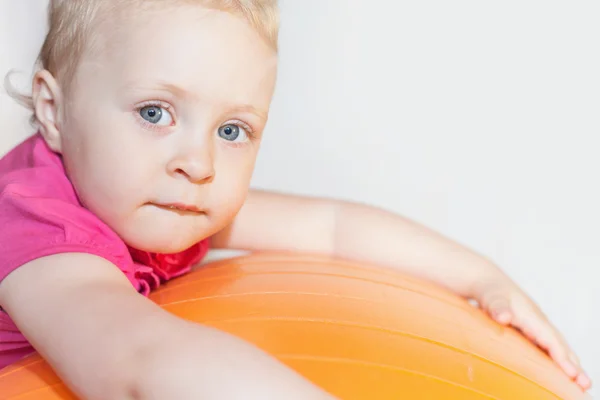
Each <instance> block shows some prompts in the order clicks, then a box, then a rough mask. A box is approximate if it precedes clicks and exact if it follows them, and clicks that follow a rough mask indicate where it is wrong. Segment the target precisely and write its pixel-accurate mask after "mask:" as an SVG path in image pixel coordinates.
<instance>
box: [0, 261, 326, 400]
mask: <svg viewBox="0 0 600 400" xmlns="http://www.w3.org/2000/svg"><path fill="white" fill-rule="evenodd" d="M0 305H1V306H2V307H3V308H4V309H5V310H6V311H7V312H8V313H9V315H10V316H11V317H12V318H13V320H14V321H15V323H16V324H17V326H18V327H19V328H20V329H21V330H22V332H23V334H24V335H25V336H26V337H27V338H28V339H29V340H30V341H31V343H32V345H33V346H34V347H35V348H36V349H37V350H38V351H39V352H40V353H41V354H42V356H43V357H45V358H46V359H47V361H48V362H49V363H50V364H51V365H52V367H53V368H54V369H55V371H56V372H57V373H58V374H59V375H60V376H61V377H62V378H63V380H64V381H65V382H66V383H67V385H68V386H69V387H70V388H71V389H72V390H73V391H74V392H75V393H76V394H78V395H79V396H81V397H82V398H85V399H91V400H94V399H123V400H127V399H132V400H133V399H136V400H146V399H157V400H158V399H160V400H164V399H181V400H185V399H247V398H248V394H249V393H251V394H252V396H251V397H253V398H260V399H307V398H310V399H328V398H330V397H328V396H327V395H325V394H323V393H322V392H321V391H320V390H319V389H317V388H315V387H314V386H312V385H311V384H309V383H308V382H306V381H304V380H303V379H301V378H300V377H298V376H297V375H296V374H294V373H293V372H291V371H290V370H288V369H287V368H285V367H283V366H282V365H281V364H279V363H278V362H277V361H275V360H274V359H272V358H271V357H269V356H267V355H265V354H264V353H262V352H261V351H259V350H258V349H255V348H254V347H252V346H250V345H249V344H246V343H245V342H243V341H241V340H238V339H236V338H234V337H232V336H230V335H227V334H225V333H223V332H220V331H217V330H213V329H210V328H208V327H204V326H201V325H197V324H193V323H190V322H187V321H184V320H182V319H179V318H177V317H175V316H173V315H172V314H169V313H168V312H166V311H164V310H162V309H161V308H160V307H158V306H157V305H155V304H154V303H153V302H151V301H150V300H148V299H147V298H145V297H143V296H141V295H140V294H138V293H137V292H136V291H135V290H134V289H133V287H132V285H131V284H130V283H129V281H128V280H127V279H126V278H125V276H124V275H123V273H122V272H120V271H119V270H118V269H117V268H116V267H115V266H113V265H112V264H110V263H109V262H108V261H105V260H104V259H101V258H98V257H95V256H91V255H87V254H62V255H56V256H51V257H47V258H44V259H39V260H36V261H34V262H31V263H29V264H27V265H25V266H22V267H20V268H19V269H17V270H16V271H14V272H13V273H11V274H10V275H9V276H8V277H7V278H5V280H4V281H3V282H2V283H1V284H0Z"/></svg>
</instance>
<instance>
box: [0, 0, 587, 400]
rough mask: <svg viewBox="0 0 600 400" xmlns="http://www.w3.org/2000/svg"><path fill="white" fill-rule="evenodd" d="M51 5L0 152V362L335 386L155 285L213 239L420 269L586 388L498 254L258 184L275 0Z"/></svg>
mask: <svg viewBox="0 0 600 400" xmlns="http://www.w3.org/2000/svg"><path fill="white" fill-rule="evenodd" d="M49 11H50V30H49V33H48V35H47V37H46V40H45V43H44V45H43V48H42V51H41V54H40V59H39V63H40V68H39V70H38V71H37V72H36V74H35V76H34V79H33V91H32V96H31V97H30V98H27V99H25V100H27V102H28V104H29V105H30V106H31V108H32V110H33V115H34V117H33V118H34V121H35V123H36V127H37V129H38V130H37V132H36V133H35V135H33V136H31V137H30V138H29V139H27V140H26V141H24V142H23V143H21V144H20V145H19V146H17V147H16V148H15V149H13V150H12V151H11V152H10V153H8V154H7V155H6V156H5V157H4V158H3V159H2V160H1V161H0V226H2V230H0V306H1V307H2V311H1V312H0V367H2V366H6V365H8V364H10V363H11V362H14V361H16V360H17V359H19V358H21V357H23V356H25V355H27V354H29V353H31V352H33V351H34V350H33V349H35V350H37V351H38V352H39V353H41V354H42V356H43V357H45V358H46V359H47V360H48V362H49V363H50V364H51V365H52V367H53V368H54V369H55V370H56V372H57V373H58V374H59V375H60V376H61V377H62V378H63V379H64V381H65V382H66V383H67V384H68V386H69V387H70V388H71V389H72V390H73V391H74V392H75V393H76V394H77V395H79V396H81V397H82V398H86V399H161V400H164V399H182V400H183V399H198V398H202V399H234V398H240V399H242V398H244V399H247V398H250V397H252V398H260V399H271V398H272V399H296V398H297V399H305V398H315V399H318V398H323V399H325V398H329V395H328V394H326V393H323V392H322V391H321V390H320V389H319V388H316V387H314V386H313V385H312V384H311V383H309V382H307V381H305V380H304V379H303V378H301V377H299V376H298V375H296V374H295V373H294V372H292V371H291V370H289V369H288V368H286V367H284V366H283V365H282V364H280V363H279V362H278V361H276V360H274V359H273V358H272V357H270V356H268V355H266V354H263V353H262V352H261V351H260V350H258V349H256V348H254V347H253V346H251V345H250V344H248V343H245V342H243V341H241V340H239V339H237V338H235V337H232V336H230V335H228V334H225V333H223V332H220V331H217V330H214V329H211V328H209V327H206V326H201V325H198V324H193V323H190V322H187V321H184V320H182V319H179V318H177V317H175V316H173V315H172V314H170V313H167V312H166V311H163V310H162V309H161V308H159V307H158V306H156V305H155V304H154V303H153V302H152V301H150V300H148V299H147V298H146V297H145V295H147V294H148V293H149V292H150V291H151V290H153V289H155V288H156V287H158V286H159V285H160V284H161V283H163V282H165V281H168V280H169V279H172V278H174V277H176V276H179V275H181V274H185V273H186V272H188V271H190V269H191V268H192V266H194V265H195V264H197V263H198V262H199V261H200V260H202V258H203V257H204V256H205V254H206V252H207V251H208V249H209V247H210V248H214V249H218V248H221V249H224V248H233V249H244V250H250V251H252V250H282V251H284V250H289V251H301V252H310V253H320V254H325V255H330V256H334V257H341V258H346V259H350V260H356V261H362V262H366V263H372V264H378V265H381V266H386V267H390V268H397V269H399V270H402V271H404V272H407V273H412V274H414V275H416V276H419V277H421V278H425V279H428V280H430V281H432V282H435V283H437V284H440V285H443V286H445V287H447V288H449V289H451V290H452V291H454V292H455V293H457V294H459V295H461V296H464V297H466V298H470V299H473V300H475V301H477V302H478V304H479V305H480V306H481V307H482V308H483V309H484V310H485V311H486V312H488V313H489V315H490V316H491V317H492V318H493V319H495V320H496V321H498V322H499V323H501V324H507V325H508V324H510V325H513V326H514V327H516V328H518V329H520V330H521V331H522V332H523V333H524V334H525V335H526V336H527V337H529V338H530V339H531V340H532V341H533V342H535V343H536V344H537V345H539V346H540V347H541V348H543V349H545V350H546V351H547V352H548V353H549V354H550V356H551V357H552V358H553V359H554V360H555V361H556V363H558V365H559V366H560V367H561V368H562V369H563V370H564V372H565V373H566V374H568V376H569V377H571V378H572V379H574V380H575V381H576V382H577V383H578V384H579V385H580V386H581V387H582V388H584V389H587V388H588V387H589V386H590V380H589V379H588V377H587V376H586V375H585V373H584V372H583V371H582V369H581V367H580V366H579V363H578V361H577V358H576V357H575V355H574V354H573V352H572V351H571V350H570V349H569V347H568V346H567V344H566V343H565V341H564V340H563V338H562V337H561V335H560V334H559V333H558V332H557V331H556V330H555V328H554V327H553V326H552V325H551V324H550V322H549V321H548V320H547V319H546V317H545V316H544V315H543V314H542V312H541V311H540V310H539V309H538V307H537V306H536V305H535V304H534V302H533V301H532V300H531V299H530V298H529V297H528V296H527V295H526V294H525V293H523V291H522V290H521V289H520V288H519V287H517V285H516V284H515V283H513V282H512V281H511V280H510V279H509V278H508V277H507V276H506V275H505V274H504V273H502V272H501V271H500V269H499V268H497V267H496V266H495V265H494V264H493V263H492V262H490V261H489V260H487V259H486V258H484V257H482V256H480V255H477V254H475V253H473V252H471V251H469V250H467V249H465V248H463V247H461V246H460V245H458V244H456V243H453V242H452V241H449V240H448V239H445V238H444V237H442V236H440V235H438V234H436V233H434V232H431V231H430V230H428V229H426V228H424V227H422V226H420V225H418V224H416V223H414V222H412V221H409V220H406V219H404V218H402V217H400V216H397V215H394V214H391V213H389V212H386V211H383V210H380V209H376V208H372V207H368V206H365V205H360V204H354V203H349V202H342V201H335V200H328V199H320V198H304V197H297V196H286V195H283V194H275V193H268V192H261V191H254V190H249V184H250V179H251V175H252V171H253V168H254V164H255V160H256V156H257V153H258V150H259V147H260V143H261V140H262V138H263V132H264V129H265V125H266V123H267V118H268V114H269V106H270V103H271V97H272V95H273V91H274V86H275V78H276V72H277V36H278V10H277V4H276V0H185V1H184V0H171V1H160V0H129V1H122V0H51V1H50V6H49ZM287 150H288V151H289V149H287ZM282 151H286V149H282ZM140 294H141V295H140ZM392 306H393V305H392ZM398 357H402V354H398ZM249 394H251V395H249Z"/></svg>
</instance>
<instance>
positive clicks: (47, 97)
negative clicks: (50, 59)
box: [32, 70, 62, 153]
mask: <svg viewBox="0 0 600 400" xmlns="http://www.w3.org/2000/svg"><path fill="white" fill-rule="evenodd" d="M32 93H33V109H34V113H35V117H36V119H37V121H38V123H39V125H40V133H41V134H42V136H43V137H44V139H45V140H46V143H47V144H48V146H49V147H50V148H51V149H52V150H54V151H55V152H57V153H61V147H62V146H61V136H60V135H61V131H60V110H61V107H62V93H61V90H60V86H59V85H58V82H57V81H56V79H55V78H54V76H52V74H51V73H50V72H49V71H47V70H42V71H39V72H37V73H36V74H35V76H34V77H33V92H32Z"/></svg>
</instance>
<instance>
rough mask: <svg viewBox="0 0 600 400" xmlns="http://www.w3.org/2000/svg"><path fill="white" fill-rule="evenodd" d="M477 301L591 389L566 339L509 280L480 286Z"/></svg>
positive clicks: (496, 318) (501, 322) (497, 319)
mask: <svg viewBox="0 0 600 400" xmlns="http://www.w3.org/2000/svg"><path fill="white" fill-rule="evenodd" d="M475 300H477V301H478V302H479V304H480V306H481V307H482V308H483V309H484V310H485V311H487V312H488V314H489V315H490V316H491V317H492V318H493V319H494V320H495V321H497V322H498V323H500V324H502V325H512V326H513V327H515V328H517V329H518V330H520V331H521V332H522V333H523V334H524V335H525V336H526V337H527V338H529V339H530V340H531V341H533V342H534V343H535V344H537V345H538V346H539V347H540V348H542V349H543V350H544V351H546V352H547V353H548V354H549V355H550V357H552V359H553V360H554V361H555V362H556V363H557V364H558V365H559V366H560V367H561V368H562V369H563V370H564V372H565V373H566V374H567V375H568V376H569V377H570V378H572V379H573V380H574V381H575V382H576V383H577V384H578V385H579V386H581V388H582V389H584V390H587V389H589V388H590V386H591V380H590V378H589V377H588V376H587V375H586V374H585V372H583V369H582V368H581V366H580V364H579V359H578V358H577V356H576V355H575V353H574V352H573V350H571V348H570V347H569V345H568V344H567V342H566V340H565V339H564V338H563V337H562V335H561V334H560V333H559V332H558V331H557V330H556V328H554V327H553V326H552V324H551V323H550V321H548V318H547V317H546V316H545V315H544V313H543V312H542V311H541V310H540V308H539V307H538V306H537V305H536V304H535V303H534V302H533V300H531V299H530V298H529V297H528V296H527V295H526V294H525V293H524V292H523V291H522V290H521V289H519V288H518V287H517V285H515V284H514V283H512V282H510V281H509V280H501V281H495V282H491V283H487V284H485V285H481V286H480V289H479V290H477V295H476V296H475Z"/></svg>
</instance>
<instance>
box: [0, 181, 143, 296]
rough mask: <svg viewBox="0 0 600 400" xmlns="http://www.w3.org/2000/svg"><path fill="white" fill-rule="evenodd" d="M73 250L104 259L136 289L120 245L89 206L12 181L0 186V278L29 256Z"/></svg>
mask: <svg viewBox="0 0 600 400" xmlns="http://www.w3.org/2000/svg"><path fill="white" fill-rule="evenodd" d="M63 197H64V196H63ZM73 252H76V253H89V254H93V255H96V256H99V257H103V258H105V259H107V260H108V261H110V262H111V263H113V264H114V265H116V266H117V267H118V268H119V269H121V270H122V271H123V272H124V273H125V274H126V275H127V277H128V278H129V280H130V281H131V282H132V284H134V286H136V288H138V289H139V282H138V280H137V278H136V276H135V275H136V271H135V269H136V267H135V265H134V263H133V261H132V259H131V255H130V254H129V252H128V250H127V247H126V245H125V244H124V243H123V241H122V240H121V239H120V238H119V237H118V235H117V234H116V233H115V232H114V231H112V230H111V229H110V228H109V227H108V226H107V225H106V224H104V223H103V222H102V221H101V220H100V219H99V218H98V217H96V216H95V215H93V214H92V213H91V212H90V211H88V210H87V209H85V208H84V207H82V206H81V205H79V204H78V203H77V202H74V201H70V199H67V198H61V197H60V196H51V195H46V194H45V193H44V190H39V189H36V188H31V187H28V186H24V185H20V184H18V183H15V182H13V183H10V184H6V185H3V186H2V187H1V188H0V282H1V281H2V280H3V279H4V278H6V276H8V275H9V274H10V273H11V272H13V271H14V270H15V269H17V268H19V267H20V266H22V265H24V264H27V263H28V262H30V261H33V260H35V259H38V258H41V257H46V256H50V255H54V254H59V253H73Z"/></svg>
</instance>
